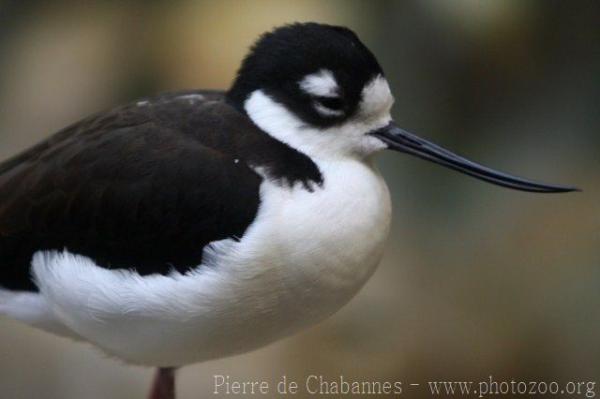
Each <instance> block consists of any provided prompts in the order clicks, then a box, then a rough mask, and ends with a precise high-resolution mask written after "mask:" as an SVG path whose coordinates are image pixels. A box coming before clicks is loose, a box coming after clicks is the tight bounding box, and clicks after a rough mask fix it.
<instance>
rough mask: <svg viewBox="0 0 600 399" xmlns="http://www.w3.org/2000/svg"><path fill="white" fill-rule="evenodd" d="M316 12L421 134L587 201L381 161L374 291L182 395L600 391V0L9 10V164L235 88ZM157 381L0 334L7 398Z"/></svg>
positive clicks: (194, 376)
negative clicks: (108, 116) (381, 73)
mask: <svg viewBox="0 0 600 399" xmlns="http://www.w3.org/2000/svg"><path fill="white" fill-rule="evenodd" d="M309 20H312V21H322V22H328V23H333V24H340V25H346V26H348V27H350V28H352V29H354V30H355V31H356V32H357V33H358V34H359V36H360V37H361V38H362V40H363V41H364V42H365V43H366V44H367V45H368V46H369V47H370V48H371V49H372V50H373V52H374V53H375V54H376V55H377V57H378V58H379V61H380V63H381V65H382V66H383V68H384V69H385V71H386V73H387V77H388V80H389V81H390V83H391V85H392V90H393V92H394V94H395V97H396V103H395V106H394V110H393V114H394V117H395V119H396V120H397V121H398V122H399V123H400V125H401V126H403V127H404V128H406V129H408V130H411V131H413V132H415V133H418V134H420V135H422V136H424V137H427V138H430V139H432V140H434V141H436V142H438V143H439V144H442V145H444V146H446V147H448V148H451V149H453V150H455V151H457V152H459V153H461V154H464V155H468V156H469V157H470V158H473V159H474V160H478V161H481V162H483V163H485V164H487V165H489V166H492V167H495V168H498V169H500V170H504V171H507V172H512V173H515V174H520V175H523V176H526V177H530V178H538V179H540V180H543V181H547V182H552V183H564V184H573V185H577V186H580V187H582V188H583V189H584V191H583V193H575V194H568V195H548V196H543V195H532V194H527V193H520V192H515V191H510V190H505V189H501V188H498V187H495V186H491V185H487V184H484V183H481V182H479V181H476V180H473V179H470V178H467V177H464V176H463V175H458V174H455V173H453V172H451V171H448V170H446V169H442V168H440V167H436V166H435V165H430V164H427V163H424V162H422V161H420V160H417V159H413V158H409V157H406V156H401V155H397V154H384V155H382V156H381V157H380V162H379V164H380V166H381V168H382V171H383V174H384V175H385V177H386V179H387V181H388V184H389V186H390V189H391V192H392V197H393V203H394V212H395V214H394V223H393V231H392V234H391V237H390V240H389V244H388V250H387V253H386V256H385V259H384V261H383V263H382V265H381V266H380V268H379V270H378V271H377V273H376V274H375V275H374V277H373V278H372V280H371V281H370V282H369V283H368V284H367V286H366V287H365V288H364V289H363V291H362V292H361V293H360V294H359V295H358V296H357V297H356V298H355V299H354V300H353V301H352V302H351V303H350V304H349V305H347V306H346V307H345V308H344V309H342V310H341V311H340V312H339V313H338V314H337V315H335V316H334V317H333V318H331V319H330V320H328V321H326V322H324V323H323V324H321V325H319V326H317V327H315V328H312V329H311V330H309V331H307V332H305V333H302V334H300V335H297V336H295V337H292V338H289V339H286V340H284V341H281V342H279V343H276V344H274V345H271V346H270V347H268V348H266V349H262V350H259V351H256V352H254V353H250V354H247V355H243V356H238V357H234V358H229V359H224V360H220V361H213V362H209V363H205V364H200V365H195V366H191V367H186V368H184V369H183V370H182V371H181V372H180V374H179V376H180V379H179V385H178V389H179V392H180V394H181V398H200V397H206V396H211V395H209V393H210V392H211V391H212V389H213V388H212V383H213V375H214V374H229V375H231V376H232V378H234V379H239V380H256V379H261V380H262V379H265V380H268V381H273V382H276V381H277V380H278V379H279V377H280V376H281V375H283V374H287V375H288V376H290V377H289V378H297V379H300V380H302V379H303V378H304V377H305V376H307V375H309V374H323V375H326V376H330V377H335V376H338V375H344V376H345V377H346V378H348V379H352V378H356V379H359V380H392V381H394V380H399V381H404V382H405V384H408V383H409V382H415V383H421V384H423V383H425V382H426V381H429V380H448V379H458V380H479V379H487V377H488V376H489V375H493V376H494V378H496V379H498V380H501V379H508V380H510V379H511V378H515V379H517V380H526V381H527V380H545V381H553V380H556V381H565V382H566V381H571V380H573V381H580V380H581V381H588V380H600V378H599V377H600V342H599V340H600V134H598V133H600V129H599V128H600V106H599V105H600V2H598V1H562V2H558V1H533V0H527V1H519V0H512V1H511V0H498V1H491V0H480V1H477V0H459V1H445V0H424V1H311V0H296V1H281V0H277V1H270V0H256V1H241V0H240V1H159V0H155V1H137V2H136V1H128V2H108V1H106V2H105V1H96V2H61V1H53V2H41V1H39V2H36V1H3V2H0V159H5V158H6V157H8V156H10V155H11V154H14V153H15V152H17V151H19V150H21V149H23V148H25V147H27V146H29V145H31V144H33V143H35V142H36V141H38V140H39V139H41V138H43V137H46V136H47V135H48V134H50V133H52V132H54V131H56V130H58V129H60V128H61V127H63V126H65V125H67V124H69V123H71V122H73V121H75V120H78V119H80V118H82V117H84V116H86V115H88V114H90V113H93V112H96V111H98V110H101V109H104V108H109V107H111V106H114V105H117V104H120V103H123V102H127V101H131V100H133V99H135V98H136V97H139V96H145V95H149V94H153V93H158V92H161V91H166V90H176V89H182V88H226V87H228V85H229V84H230V82H231V80H232V78H233V76H234V73H235V71H236V68H237V65H238V63H239V62H240V60H241V58H242V57H243V56H244V54H245V52H246V50H247V48H248V46H249V45H250V44H251V43H252V42H253V40H254V39H255V38H256V36H257V35H258V34H260V33H261V32H263V31H265V30H269V29H271V28H272V27H274V26H277V25H280V24H283V23H287V22H293V21H309ZM249 333H251V332H249ZM150 377H151V372H150V370H145V369H142V368H137V367H132V366H126V365H123V364H122V363H120V362H119V361H114V360H111V359H107V358H105V356H104V355H102V354H100V353H99V352H97V351H96V350H94V349H91V348H90V347H88V346H87V345H84V344H75V343H71V342H68V341H66V340H63V339H61V338H56V337H53V336H50V335H47V334H45V333H42V332H39V331H35V330H33V329H30V328H28V327H25V326H21V325H19V324H17V323H15V322H12V321H9V320H4V319H3V320H0V397H1V398H41V397H44V398H61V399H70V398H86V399H94V398H141V397H144V395H145V393H146V391H147V388H148V384H149V381H150ZM405 396H406V397H428V396H429V395H426V394H425V390H424V389H422V390H418V389H416V390H407V391H406V393H405ZM296 397H302V395H298V396H296Z"/></svg>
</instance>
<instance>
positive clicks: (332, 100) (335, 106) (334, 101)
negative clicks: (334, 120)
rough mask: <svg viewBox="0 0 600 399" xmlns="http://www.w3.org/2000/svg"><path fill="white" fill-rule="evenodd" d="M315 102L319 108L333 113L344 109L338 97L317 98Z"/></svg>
mask: <svg viewBox="0 0 600 399" xmlns="http://www.w3.org/2000/svg"><path fill="white" fill-rule="evenodd" d="M315 101H316V102H317V103H319V104H320V105H321V106H323V107H325V108H329V109H331V110H333V111H340V110H342V108H344V102H343V101H342V99H341V98H339V97H317V98H316V99H315Z"/></svg>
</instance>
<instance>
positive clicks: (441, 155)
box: [370, 122, 579, 193]
mask: <svg viewBox="0 0 600 399" xmlns="http://www.w3.org/2000/svg"><path fill="white" fill-rule="evenodd" d="M370 134H372V135H373V136H375V137H378V138H379V139H380V140H382V141H383V142H384V143H386V144H387V146H388V148H389V149H391V150H395V151H400V152H405V153H407V154H411V155H415V156H417V157H419V158H422V159H425V160H428V161H431V162H434V163H437V164H440V165H443V166H446V167H448V168H450V169H454V170H457V171H459V172H461V173H465V174H467V175H470V176H473V177H476V178H477V179H481V180H485V181H487V182H490V183H493V184H497V185H499V186H504V187H508V188H512V189H515V190H521V191H530V192H534V193H566V192H570V191H579V189H577V188H575V187H565V186H555V185H549V184H542V183H536V182H533V181H531V180H526V179H522V178H520V177H515V176H511V175H508V174H506V173H502V172H498V171H495V170H493V169H490V168H487V167H485V166H483V165H479V164H477V163H475V162H472V161H469V160H468V159H465V158H463V157H460V156H458V155H456V154H454V153H452V152H450V151H448V150H445V149H444V148H442V147H440V146H437V145H435V144H433V143H431V142H429V141H427V140H424V139H422V138H420V137H417V136H415V135H414V134H411V133H409V132H407V131H404V130H402V129H400V128H399V127H398V126H396V124H395V123H393V122H391V123H390V124H389V125H387V126H385V127H383V128H381V129H378V130H375V131H373V132H371V133H370Z"/></svg>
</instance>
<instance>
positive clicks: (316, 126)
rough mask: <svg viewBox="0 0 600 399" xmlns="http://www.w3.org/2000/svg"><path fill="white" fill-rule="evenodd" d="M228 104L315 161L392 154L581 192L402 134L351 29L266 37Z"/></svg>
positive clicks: (371, 59)
mask: <svg viewBox="0 0 600 399" xmlns="http://www.w3.org/2000/svg"><path fill="white" fill-rule="evenodd" d="M227 101H228V102H229V103H230V104H232V105H233V106H234V107H236V108H237V109H238V110H240V111H241V112H244V113H246V114H247V115H248V116H249V117H250V118H251V119H252V121H253V122H254V123H255V124H256V125H257V126H258V127H260V128H261V129H262V130H264V131H265V132H267V133H268V134H270V135H271V136H273V137H275V138H276V139H278V140H280V141H282V142H284V143H286V144H288V145H289V146H291V147H292V148H295V149H296V150H298V151H300V152H303V153H304V154H306V155H308V156H310V157H312V158H313V159H325V160H332V159H340V158H348V157H355V158H363V159H364V158H368V157H369V156H370V155H372V154H374V153H376V152H378V151H380V150H383V149H392V150H396V151H400V152H405V153H409V154H412V155H415V156H418V157H420V158H423V159H426V160H429V161H432V162H435V163H438V164H442V165H444V166H447V167H449V168H452V169H455V170H458V171H460V172H462V173H466V174H469V175H471V176H474V177H477V178H479V179H482V180H486V181H489V182H491V183H495V184H499V185H502V186H506V187H510V188H515V189H520V190H524V191H534V192H564V191H573V190H574V189H573V188H570V187H560V186H550V185H545V184H539V183H535V182H531V181H528V180H524V179H521V178H517V177H514V176H510V175H507V174H504V173H501V172H497V171H494V170H492V169H489V168H486V167H484V166H481V165H478V164H476V163H474V162H471V161H469V160H467V159H464V158H462V157H459V156H458V155H456V154H453V153H451V152H450V151H448V150H445V149H443V148H441V147H439V146H436V145H435V144H433V143H430V142H428V141H426V140H424V139H421V138H419V137H417V136H415V135H413V134H410V133H408V132H406V131H404V130H402V129H400V128H399V127H398V126H397V125H396V124H395V123H394V122H393V120H392V118H391V115H390V110H391V108H392V105H393V103H394V97H393V96H392V93H391V91H390V87H389V85H388V82H387V80H386V78H385V75H384V73H383V70H382V68H381V66H380V65H379V63H378V62H377V59H376V58H375V56H374V55H373V53H371V51H370V50H369V49H368V48H367V47H366V46H365V45H364V44H363V43H362V42H361V41H360V39H359V38H358V36H357V35H356V34H355V33H354V32H352V31H351V30H349V29H347V28H344V27H339V26H332V25H325V24H318V23H296V24H292V25H286V26H283V27H280V28H277V29H275V30H273V31H271V32H268V33H266V34H264V35H263V36H262V37H261V38H260V39H259V40H258V41H257V42H256V43H255V44H254V46H253V47H252V49H251V51H250V53H249V54H248V55H247V56H246V58H245V59H244V61H243V62H242V65H241V67H240V69H239V71H238V74H237V78H236V79H235V81H234V83H233V85H232V87H231V89H230V90H229V91H228V93H227Z"/></svg>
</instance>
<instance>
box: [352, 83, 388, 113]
mask: <svg viewBox="0 0 600 399" xmlns="http://www.w3.org/2000/svg"><path fill="white" fill-rule="evenodd" d="M393 104H394V97H393V96H392V92H391V90H390V85H389V84H388V82H387V80H386V79H385V78H384V77H383V76H382V75H377V76H376V77H375V78H373V79H372V80H371V81H370V82H369V83H367V84H366V85H365V87H364V88H363V90H362V100H361V102H360V111H359V112H360V113H361V114H362V115H364V116H368V117H377V116H379V115H381V114H385V113H389V112H390V109H391V108H392V105H393Z"/></svg>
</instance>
